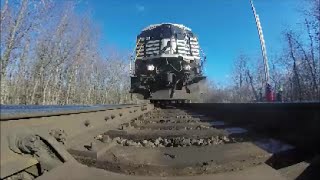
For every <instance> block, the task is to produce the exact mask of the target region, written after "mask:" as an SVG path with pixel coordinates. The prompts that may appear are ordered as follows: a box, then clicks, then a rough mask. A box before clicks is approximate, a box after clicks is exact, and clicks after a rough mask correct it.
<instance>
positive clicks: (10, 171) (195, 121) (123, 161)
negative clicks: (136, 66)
mask: <svg viewBox="0 0 320 180" xmlns="http://www.w3.org/2000/svg"><path fill="white" fill-rule="evenodd" d="M319 107H320V106H319V104H318V103H306V104H185V105H183V106H181V105H179V104H177V105H174V104H171V105H164V106H161V107H154V106H153V105H152V104H143V105H123V106H114V107H112V106H110V107H104V108H101V107H99V108H96V109H90V110H87V111H86V110H81V111H73V112H71V111H68V112H55V113H54V114H52V113H51V114H45V113H44V114H41V115H40V114H39V113H36V114H35V115H34V116H32V115H30V114H29V115H26V114H24V116H22V115H21V114H20V115H18V116H16V117H14V116H13V115H11V117H8V116H1V117H2V118H3V117H4V118H3V119H2V121H1V178H7V179H10V178H11V179H14V178H19V177H24V178H25V179H27V178H29V179H33V178H35V177H37V178H38V179H59V178H65V179H66V178H68V179H105V178H106V177H107V178H108V179H161V178H159V177H166V178H167V179H194V178H197V179H239V178H240V179H271V178H272V179H295V178H297V179H299V178H300V179H310V178H315V177H318V176H319V174H316V173H315V171H314V170H313V169H315V168H318V167H319V160H318V158H317V157H318V155H317V154H318V153H319V151H318V149H316V148H312V149H310V148H309V147H312V145H313V146H314V145H315V144H317V143H318V142H317V140H318V138H319V136H318V135H319V133H318V132H319V131H318V130H319V126H318V127H317V126H316V125H318V124H319V112H318V111H317V110H318V109H319ZM297 109H298V110H300V111H297ZM301 117H303V118H308V122H309V124H308V125H307V126H306V125H304V127H302V125H300V128H301V129H300V132H299V133H297V132H295V129H294V128H293V127H298V125H297V124H296V125H295V126H293V125H290V124H286V123H288V122H291V123H297V121H299V120H300V118H301ZM279 119H282V121H281V122H280V121H279ZM276 122H277V123H276ZM285 127H288V128H285ZM310 127H314V128H313V129H311V130H310V129H308V128H310ZM306 132H307V133H309V135H314V136H312V137H309V139H308V140H304V139H301V138H298V137H299V136H301V134H300V133H304V134H306ZM37 137H39V138H37ZM48 149H49V150H48ZM48 159H49V160H48ZM87 166H89V167H87ZM45 171H48V172H47V173H43V172H45ZM71 172H73V173H71ZM310 172H311V173H310Z"/></svg>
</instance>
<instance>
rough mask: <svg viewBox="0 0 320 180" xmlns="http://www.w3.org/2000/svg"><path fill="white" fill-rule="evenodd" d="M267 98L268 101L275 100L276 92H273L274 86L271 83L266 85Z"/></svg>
mask: <svg viewBox="0 0 320 180" xmlns="http://www.w3.org/2000/svg"><path fill="white" fill-rule="evenodd" d="M266 100H267V102H273V101H274V94H273V92H272V87H271V85H270V84H267V85H266Z"/></svg>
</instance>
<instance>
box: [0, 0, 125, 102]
mask: <svg viewBox="0 0 320 180" xmlns="http://www.w3.org/2000/svg"><path fill="white" fill-rule="evenodd" d="M1 2H3V4H1V104H40V105H44V104H60V105H64V104H113V103H115V104H118V103H129V102H131V98H130V94H129V93H128V91H129V73H128V71H129V69H128V66H127V64H128V62H127V61H128V58H127V57H125V56H123V55H120V54H119V53H118V54H117V53H116V52H112V53H108V55H107V56H108V57H107V58H106V57H104V56H103V55H102V52H101V51H103V50H101V51H99V49H100V47H99V38H100V36H99V28H98V27H97V25H95V24H94V23H93V22H92V19H91V17H90V14H89V13H86V12H85V13H83V12H82V13H83V15H80V13H77V11H76V6H77V4H76V2H75V1H74V2H73V1H49V0H41V1H38V0H10V1H9V0H4V1H1Z"/></svg>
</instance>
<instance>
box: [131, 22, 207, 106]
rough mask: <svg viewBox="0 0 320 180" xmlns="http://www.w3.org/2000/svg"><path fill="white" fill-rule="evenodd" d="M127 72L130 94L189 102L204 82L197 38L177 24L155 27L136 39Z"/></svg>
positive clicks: (146, 97) (144, 31) (202, 61)
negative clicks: (129, 80) (198, 85)
mask: <svg viewBox="0 0 320 180" xmlns="http://www.w3.org/2000/svg"><path fill="white" fill-rule="evenodd" d="M133 61H134V63H132V64H133V66H134V67H133V68H132V67H131V64H130V69H132V70H131V90H130V92H131V93H136V94H139V95H141V96H142V97H143V99H161V100H162V99H169V100H170V99H190V97H191V96H192V93H196V94H197V93H200V92H199V88H198V87H197V83H199V82H200V81H202V80H204V79H205V78H206V77H205V76H204V75H203V64H204V61H205V56H204V55H203V54H201V51H200V47H199V43H198V39H197V37H196V36H195V35H194V34H193V33H192V32H191V29H189V28H188V27H185V26H183V25H181V24H172V23H164V24H155V25H151V26H148V27H147V28H145V29H144V30H143V31H142V32H141V33H140V34H139V35H138V36H137V43H136V49H135V56H134V59H133Z"/></svg>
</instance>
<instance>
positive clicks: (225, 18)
mask: <svg viewBox="0 0 320 180" xmlns="http://www.w3.org/2000/svg"><path fill="white" fill-rule="evenodd" d="M254 3H255V6H256V9H257V12H258V14H259V15H260V19H261V23H262V27H263V30H264V36H265V41H266V45H267V51H268V54H269V55H270V56H272V55H273V54H276V53H279V52H281V51H282V47H283V42H282V36H281V32H282V31H283V30H284V29H285V28H291V29H297V26H298V25H297V23H298V22H299V21H300V20H301V14H300V13H299V9H301V7H302V6H304V3H305V2H304V0H255V1H254ZM81 6H82V7H84V6H86V7H87V8H88V9H90V11H91V12H92V16H93V19H94V21H95V22H96V23H97V24H98V25H99V26H100V28H101V29H102V39H101V49H102V50H104V49H105V48H106V47H108V46H111V47H115V48H118V49H120V50H121V51H127V52H128V51H131V50H132V49H133V48H134V46H135V38H136V36H137V34H138V33H139V32H140V31H141V30H142V29H143V28H144V27H146V26H148V25H150V24H156V23H161V22H173V23H179V24H184V25H186V26H188V27H190V28H191V29H192V31H193V32H194V33H195V34H197V35H198V37H199V41H200V46H201V47H202V49H203V50H204V52H205V53H206V54H207V65H206V75H207V76H208V77H209V79H211V80H213V81H215V82H216V83H218V84H220V85H224V84H226V83H227V82H228V81H230V77H229V76H230V74H231V70H232V63H233V61H234V59H235V58H236V57H237V55H239V54H240V53H246V54H248V55H249V56H251V57H252V58H258V57H259V56H260V54H261V53H260V44H259V39H258V35H257V30H256V26H255V21H254V18H253V14H252V11H251V6H250V3H249V0H106V1H98V0H84V1H82V2H81ZM81 9H82V8H81Z"/></svg>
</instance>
